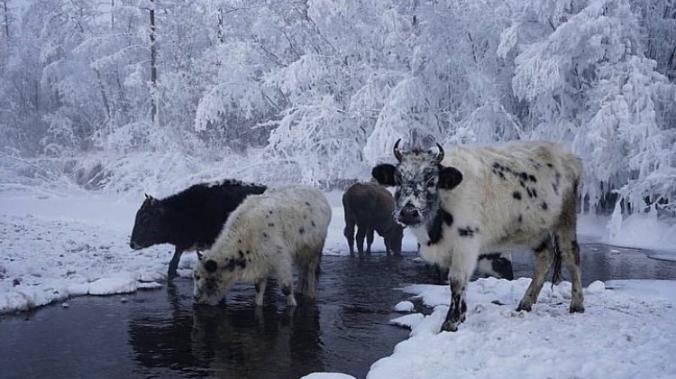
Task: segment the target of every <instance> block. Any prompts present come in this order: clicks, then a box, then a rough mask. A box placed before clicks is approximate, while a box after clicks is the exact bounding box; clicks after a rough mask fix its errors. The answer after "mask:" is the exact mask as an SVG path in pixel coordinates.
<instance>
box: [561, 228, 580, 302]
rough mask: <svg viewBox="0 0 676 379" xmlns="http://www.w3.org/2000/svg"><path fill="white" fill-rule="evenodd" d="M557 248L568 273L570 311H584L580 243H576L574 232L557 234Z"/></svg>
mask: <svg viewBox="0 0 676 379" xmlns="http://www.w3.org/2000/svg"><path fill="white" fill-rule="evenodd" d="M559 250H560V251H561V255H562V258H563V263H564V264H565V265H566V268H567V269H568V272H569V273H570V281H571V282H572V285H573V286H572V287H573V288H572V292H571V300H570V313H575V312H580V313H582V312H584V295H583V294H582V270H581V268H580V245H579V244H578V243H577V240H576V237H575V232H574V231H572V232H566V233H564V232H562V233H560V234H559Z"/></svg>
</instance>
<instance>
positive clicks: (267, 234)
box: [194, 186, 331, 306]
mask: <svg viewBox="0 0 676 379" xmlns="http://www.w3.org/2000/svg"><path fill="white" fill-rule="evenodd" d="M330 220H331V207H330V206H329V203H328V201H327V200H326V198H325V197H324V195H323V194H322V192H321V191H319V190H316V189H313V188H310V187H305V186H288V187H280V188H276V189H268V190H267V191H266V192H265V193H263V194H261V195H255V196H254V195H252V196H248V197H247V198H246V200H244V202H243V203H242V204H241V205H240V206H239V207H238V208H237V209H236V210H235V211H234V212H233V213H232V214H231V215H230V217H229V218H228V221H227V222H226V224H225V226H224V227H223V231H222V232H221V234H220V235H219V237H218V239H217V240H216V242H215V243H214V245H213V246H212V247H211V249H209V250H208V251H206V252H205V253H204V254H203V255H199V261H198V264H197V266H196V268H195V271H194V283H195V284H194V297H195V301H196V302H197V303H205V304H211V305H214V304H216V303H218V302H219V301H221V299H223V297H224V296H225V294H226V292H227V291H228V290H229V289H230V288H231V287H232V286H233V285H234V284H235V283H236V282H248V283H254V284H255V285H256V305H259V306H260V305H263V293H264V292H265V286H266V283H267V278H268V277H269V276H274V277H276V278H277V281H278V283H279V284H280V286H281V289H282V292H283V293H284V295H286V298H287V304H288V305H289V306H295V305H296V298H295V297H294V291H293V269H292V268H293V266H294V265H295V266H296V267H297V268H298V270H299V284H298V287H299V289H300V292H301V293H302V294H304V295H306V296H308V297H310V298H314V296H315V288H316V274H317V271H318V268H319V262H320V259H321V254H322V249H323V247H324V240H325V238H326V231H327V228H328V226H329V221H330Z"/></svg>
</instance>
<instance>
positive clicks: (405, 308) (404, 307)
mask: <svg viewBox="0 0 676 379" xmlns="http://www.w3.org/2000/svg"><path fill="white" fill-rule="evenodd" d="M394 310H395V311H397V312H413V311H414V310H415V305H413V303H411V302H410V301H400V302H399V303H397V305H395V306H394Z"/></svg>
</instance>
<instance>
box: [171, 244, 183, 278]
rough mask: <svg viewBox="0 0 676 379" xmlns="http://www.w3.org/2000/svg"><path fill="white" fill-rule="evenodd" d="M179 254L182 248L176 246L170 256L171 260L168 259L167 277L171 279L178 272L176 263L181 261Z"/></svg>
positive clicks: (181, 252)
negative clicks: (172, 254)
mask: <svg viewBox="0 0 676 379" xmlns="http://www.w3.org/2000/svg"><path fill="white" fill-rule="evenodd" d="M181 254H183V249H180V248H179V247H178V246H176V249H175V250H174V256H173V257H171V261H169V271H167V279H169V280H171V279H173V278H175V277H176V276H177V275H178V274H177V271H178V263H179V262H180V261H181Z"/></svg>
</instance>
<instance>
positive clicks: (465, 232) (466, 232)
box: [458, 226, 479, 237]
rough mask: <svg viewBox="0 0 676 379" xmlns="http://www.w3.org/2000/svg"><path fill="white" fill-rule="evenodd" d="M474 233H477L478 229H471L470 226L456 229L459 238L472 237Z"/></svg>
mask: <svg viewBox="0 0 676 379" xmlns="http://www.w3.org/2000/svg"><path fill="white" fill-rule="evenodd" d="M474 233H479V228H476V229H473V228H472V227H471V226H468V227H465V228H458V234H459V235H460V237H474Z"/></svg>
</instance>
